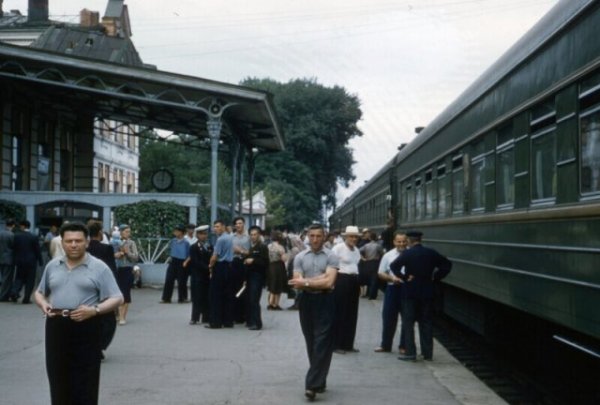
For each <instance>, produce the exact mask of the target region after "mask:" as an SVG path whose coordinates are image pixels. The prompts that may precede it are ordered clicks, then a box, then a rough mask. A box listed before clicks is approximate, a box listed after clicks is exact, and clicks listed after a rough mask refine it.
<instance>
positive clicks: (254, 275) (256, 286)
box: [246, 271, 265, 328]
mask: <svg viewBox="0 0 600 405" xmlns="http://www.w3.org/2000/svg"><path fill="white" fill-rule="evenodd" d="M264 286H265V275H264V274H261V273H259V272H256V271H248V276H247V281H246V294H247V297H248V299H247V315H246V324H247V325H248V326H255V327H257V328H262V326H263V323H262V318H261V315H260V296H261V295H262V290H263V288H264Z"/></svg>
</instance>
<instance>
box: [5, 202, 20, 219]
mask: <svg viewBox="0 0 600 405" xmlns="http://www.w3.org/2000/svg"><path fill="white" fill-rule="evenodd" d="M0 219H3V220H7V219H14V220H15V221H20V220H22V219H25V207H24V206H22V205H21V204H17V203H14V202H11V201H0Z"/></svg>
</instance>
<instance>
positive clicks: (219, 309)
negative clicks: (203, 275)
mask: <svg viewBox="0 0 600 405" xmlns="http://www.w3.org/2000/svg"><path fill="white" fill-rule="evenodd" d="M213 230H214V231H215V234H216V235H217V238H218V239H217V242H216V243H215V249H214V250H213V255H212V256H211V258H210V263H209V265H208V268H209V270H210V277H211V279H210V290H209V300H210V324H208V325H206V327H207V328H209V329H219V328H222V327H223V326H224V327H226V328H232V327H233V301H234V300H235V291H234V288H233V282H232V277H231V262H232V261H233V236H232V235H231V234H229V233H227V229H226V227H225V223H224V222H223V221H221V220H220V219H217V220H216V221H215V222H214V224H213Z"/></svg>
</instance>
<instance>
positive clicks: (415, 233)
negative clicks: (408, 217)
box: [406, 231, 423, 239]
mask: <svg viewBox="0 0 600 405" xmlns="http://www.w3.org/2000/svg"><path fill="white" fill-rule="evenodd" d="M406 236H408V237H409V238H419V239H420V238H421V237H422V236H423V232H420V231H408V232H406Z"/></svg>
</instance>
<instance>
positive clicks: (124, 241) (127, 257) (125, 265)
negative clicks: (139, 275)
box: [113, 225, 139, 325]
mask: <svg viewBox="0 0 600 405" xmlns="http://www.w3.org/2000/svg"><path fill="white" fill-rule="evenodd" d="M119 231H120V233H121V242H120V243H119V245H116V244H115V245H113V246H115V248H116V249H118V250H116V251H115V258H116V259H117V284H118V285H119V288H120V289H121V293H123V299H124V303H123V304H122V305H120V306H119V325H125V324H126V323H127V311H128V309H129V304H130V303H131V287H133V266H134V265H135V264H136V263H137V262H138V259H139V255H138V250H137V246H136V245H135V242H134V241H133V240H132V239H131V228H130V227H129V225H121V226H120V227H119Z"/></svg>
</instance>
